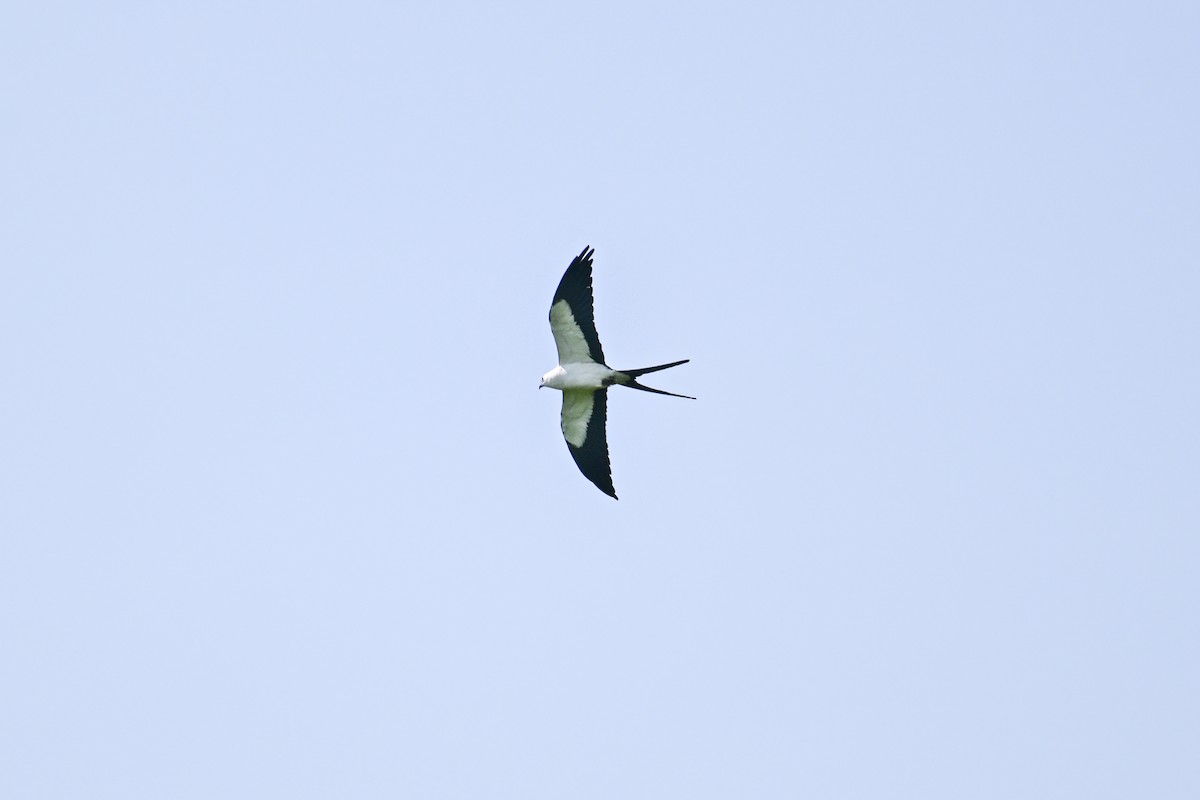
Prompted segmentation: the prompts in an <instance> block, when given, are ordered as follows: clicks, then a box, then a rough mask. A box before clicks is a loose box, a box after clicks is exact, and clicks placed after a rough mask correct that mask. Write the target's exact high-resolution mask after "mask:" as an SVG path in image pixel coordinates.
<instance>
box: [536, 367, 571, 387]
mask: <svg viewBox="0 0 1200 800" xmlns="http://www.w3.org/2000/svg"><path fill="white" fill-rule="evenodd" d="M566 372H567V371H566V370H565V369H563V368H562V367H561V366H558V367H555V368H554V369H552V370H550V371H549V372H547V373H546V374H545V375H543V376H542V382H541V383H539V384H538V388H539V389H544V388H545V387H547V386H549V387H550V388H551V389H561V388H562V386H560V385H559V384H558V383H556V379H557V378H559V377H561V376H563V375H565V374H566Z"/></svg>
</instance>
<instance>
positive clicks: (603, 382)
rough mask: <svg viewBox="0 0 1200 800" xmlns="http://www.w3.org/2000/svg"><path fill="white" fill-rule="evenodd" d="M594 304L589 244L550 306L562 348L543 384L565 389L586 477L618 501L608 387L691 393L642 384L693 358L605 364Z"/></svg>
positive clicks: (566, 414) (566, 429)
mask: <svg viewBox="0 0 1200 800" xmlns="http://www.w3.org/2000/svg"><path fill="white" fill-rule="evenodd" d="M592 305H593V303H592V249H591V248H590V247H587V248H584V250H583V252H582V253H580V254H579V256H578V257H577V258H575V260H574V261H572V262H571V265H570V266H569V267H567V271H566V272H565V273H563V277H562V280H561V281H560V282H559V284H558V290H557V291H556V292H555V293H554V300H553V301H552V303H551V305H550V330H551V331H552V332H553V334H554V344H555V346H556V347H557V348H558V366H556V367H555V368H554V369H552V370H550V371H549V372H547V373H546V374H545V375H543V376H542V383H541V387H548V388H551V389H558V390H559V391H561V392H562V393H563V407H562V432H563V438H565V439H566V440H567V446H568V447H569V448H570V450H571V455H572V457H574V459H575V463H576V464H577V465H578V466H579V471H580V472H582V473H583V475H584V477H586V478H587V479H588V480H590V481H591V482H592V483H594V484H596V486H597V488H599V489H600V491H602V492H604V493H605V494H607V495H609V496H610V497H612V498H614V499H615V498H616V496H617V492H616V490H615V489H614V488H613V484H612V468H611V466H610V464H609V459H608V439H607V433H606V431H605V422H606V418H607V415H608V414H607V409H608V387H610V386H628V387H629V388H631V389H640V390H641V391H643V392H653V393H655V394H666V395H670V396H672V397H687V395H682V394H673V393H672V392H664V391H662V390H661V389H651V388H650V387H648V386H643V385H642V384H640V383H638V382H637V378H638V376H640V375H645V374H646V373H648V372H658V371H659V370H664V369H668V368H670V367H677V366H679V365H680V364H686V363H687V359H684V360H683V361H674V362H672V363H670V364H660V365H659V366H657V367H644V368H642V369H630V370H615V369H612V368H611V367H609V366H607V365H606V364H605V363H604V349H603V348H602V347H601V346H600V337H599V336H598V335H597V334H596V323H595V319H594V314H593V310H592ZM541 387H539V388H541ZM687 399H689V400H694V399H695V398H691V397H687Z"/></svg>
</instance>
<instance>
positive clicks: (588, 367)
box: [542, 361, 621, 391]
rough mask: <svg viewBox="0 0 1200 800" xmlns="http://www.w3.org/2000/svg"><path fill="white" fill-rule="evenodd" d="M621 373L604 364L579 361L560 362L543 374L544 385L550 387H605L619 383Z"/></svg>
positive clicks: (564, 389)
mask: <svg viewBox="0 0 1200 800" xmlns="http://www.w3.org/2000/svg"><path fill="white" fill-rule="evenodd" d="M620 374H621V373H619V372H617V371H616V370H615V369H610V368H608V367H606V366H604V365H603V364H596V363H594V362H591V361H577V362H575V363H572V364H559V365H558V366H557V367H555V368H554V369H552V370H550V371H549V372H547V373H546V374H545V375H543V376H542V385H543V386H546V387H547V388H550V389H559V390H562V391H566V390H567V389H605V388H607V387H609V386H612V385H613V384H614V383H617V382H618V381H617V376H618V375H620Z"/></svg>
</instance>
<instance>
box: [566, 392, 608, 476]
mask: <svg viewBox="0 0 1200 800" xmlns="http://www.w3.org/2000/svg"><path fill="white" fill-rule="evenodd" d="M607 420H608V390H607V389H596V390H594V391H592V390H586V389H569V390H567V391H565V392H563V410H562V429H563V438H564V439H566V440H567V447H568V448H570V450H571V457H572V458H574V459H575V464H576V466H578V467H579V471H580V472H582V473H583V477H585V478H587V479H588V480H589V481H591V482H592V483H594V484H596V487H597V488H598V489H599V490H600V491H602V492H604V493H605V494H606V495H608V496H609V497H611V498H613V499H614V500H615V499H616V498H617V490H616V489H614V488H613V482H612V466H611V465H610V464H609V461H608V436H607V434H606V430H605V429H606V424H605V423H606V422H607Z"/></svg>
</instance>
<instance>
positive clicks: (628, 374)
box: [617, 358, 696, 400]
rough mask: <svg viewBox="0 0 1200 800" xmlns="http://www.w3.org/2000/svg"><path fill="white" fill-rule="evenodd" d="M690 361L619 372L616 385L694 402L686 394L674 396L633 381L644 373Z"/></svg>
mask: <svg viewBox="0 0 1200 800" xmlns="http://www.w3.org/2000/svg"><path fill="white" fill-rule="evenodd" d="M690 360H691V359H689V358H685V359H684V360H683V361H672V362H671V363H670V364H659V365H658V366H657V367H643V368H641V369H623V370H620V373H621V377H619V378H617V383H619V384H621V385H622V386H628V387H629V388H630V389H640V390H641V391H643V392H654V393H655V394H665V395H670V396H671V397H682V398H685V399H687V400H695V399H696V398H694V397H690V396H688V395H686V394H675V393H674V392H664V391H663V390H662V389H651V388H650V387H649V386H642V385H641V384H640V383H638V382H637V381H636V380H634V379H635V378H638V377H641V376H642V375H645V374H646V373H649V372H658V371H659V370H664V369H670V368H671V367H678V366H679V365H680V364H686V363H688V361H690Z"/></svg>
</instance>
